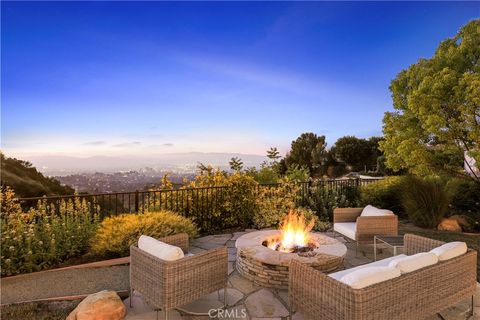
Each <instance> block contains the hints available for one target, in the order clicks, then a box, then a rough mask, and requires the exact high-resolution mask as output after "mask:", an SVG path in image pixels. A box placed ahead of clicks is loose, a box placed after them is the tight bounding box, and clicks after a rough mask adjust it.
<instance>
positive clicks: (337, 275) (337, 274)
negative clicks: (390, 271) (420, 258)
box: [328, 254, 408, 281]
mask: <svg viewBox="0 0 480 320" xmlns="http://www.w3.org/2000/svg"><path fill="white" fill-rule="evenodd" d="M403 257H408V256H407V255H405V254H399V255H398V256H393V257H389V258H385V259H382V260H378V261H375V262H370V263H367V264H362V265H361V266H358V267H355V268H350V269H346V270H342V271H337V272H334V273H330V274H329V275H328V276H329V277H332V278H333V279H335V280H338V281H340V279H341V278H342V277H343V276H344V275H346V274H347V273H350V272H353V271H356V270H359V269H363V268H368V267H388V264H389V263H390V261H392V260H395V259H399V258H403Z"/></svg>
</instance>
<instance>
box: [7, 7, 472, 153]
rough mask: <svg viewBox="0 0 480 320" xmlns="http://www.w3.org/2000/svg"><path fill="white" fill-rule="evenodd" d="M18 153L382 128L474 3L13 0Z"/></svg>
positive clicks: (11, 101) (190, 147) (14, 146)
mask: <svg viewBox="0 0 480 320" xmlns="http://www.w3.org/2000/svg"><path fill="white" fill-rule="evenodd" d="M1 6H2V22H1V23H2V25H1V27H2V30H1V45H2V56H1V63H2V70H1V80H2V83H1V89H2V96H1V103H2V119H1V124H2V128H1V133H2V141H1V142H2V150H3V151H4V152H5V153H6V154H7V155H15V156H20V157H21V156H24V157H28V155H39V154H64V155H65V154H66V155H80V156H82V155H113V154H115V155H121V154H133V153H135V154H144V155H148V154H158V153H176V152H190V151H204V152H241V153H252V154H263V153H264V151H265V150H266V149H267V148H269V147H270V146H278V147H279V148H280V149H281V150H282V152H285V151H286V150H287V149H288V147H289V145H290V142H291V141H292V140H293V139H295V138H296V137H297V136H298V135H299V134H301V133H302V132H307V131H311V132H315V133H317V134H322V135H326V137H327V141H328V142H329V144H330V145H331V144H332V143H333V142H334V141H335V140H336V139H337V138H338V137H341V136H343V135H356V136H360V137H369V136H372V135H380V134H381V128H382V117H383V114H384V112H385V111H389V110H392V107H391V99H390V92H389V90H388V86H389V83H390V80H391V79H393V78H394V77H395V75H396V74H397V73H398V72H399V71H400V70H402V69H404V68H406V67H408V66H409V65H410V64H412V63H415V62H416V61H417V60H418V59H419V58H421V57H430V56H432V55H433V53H434V50H435V48H436V47H437V46H438V44H439V42H440V41H441V40H443V39H445V38H447V37H451V36H454V35H455V33H456V32H457V31H458V30H459V28H460V27H461V26H462V25H464V24H466V23H467V22H468V21H470V20H472V19H474V18H478V17H479V16H480V5H479V3H478V2H477V3H476V2H467V3H461V2H456V3H449V2H418V3H417V2H406V3H401V2H393V3H382V2H334V3H332V2H306V3H288V2H275V3H273V2H266V3H262V2H248V3H247V2H205V3H204V2H177V3H169V2H136V3H130V2H82V3H79V2H75V3H73V2H33V3H29V2H2V4H1Z"/></svg>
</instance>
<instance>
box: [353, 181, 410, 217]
mask: <svg viewBox="0 0 480 320" xmlns="http://www.w3.org/2000/svg"><path fill="white" fill-rule="evenodd" d="M404 179H405V177H403V176H398V177H387V178H385V179H382V180H379V181H376V182H374V183H370V184H368V185H366V186H362V187H361V188H360V205H361V206H366V205H369V204H371V205H372V206H375V207H378V208H382V209H389V210H392V211H393V212H394V213H395V214H396V215H398V216H400V217H404V216H405V213H404V209H403V205H402V198H401V193H402V184H403V182H404Z"/></svg>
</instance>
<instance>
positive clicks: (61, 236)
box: [0, 188, 98, 276]
mask: <svg viewBox="0 0 480 320" xmlns="http://www.w3.org/2000/svg"><path fill="white" fill-rule="evenodd" d="M0 200H1V216H0V219H1V241H2V246H1V260H2V276H4V275H13V274H17V273H25V272H33V271H39V270H42V269H45V268H48V267H50V266H52V265H55V264H58V263H60V262H62V261H65V260H66V259H68V258H71V257H73V256H77V255H79V254H82V253H84V252H85V251H86V250H87V248H88V244H89V241H90V238H91V236H92V235H93V234H94V232H95V230H96V227H97V222H98V219H97V216H96V215H95V214H93V215H92V214H91V212H96V211H97V210H91V209H92V206H93V205H94V204H91V203H89V202H87V201H85V200H80V199H78V198H77V199H74V200H73V201H72V200H68V201H62V202H61V203H60V204H59V205H58V207H57V206H50V205H49V204H48V203H47V202H46V201H39V202H38V204H37V206H36V207H35V208H31V209H29V210H28V211H24V210H23V209H22V207H21V206H20V203H19V202H18V201H17V200H16V198H15V193H14V192H13V190H12V189H10V188H6V189H5V190H2V192H1V196H0Z"/></svg>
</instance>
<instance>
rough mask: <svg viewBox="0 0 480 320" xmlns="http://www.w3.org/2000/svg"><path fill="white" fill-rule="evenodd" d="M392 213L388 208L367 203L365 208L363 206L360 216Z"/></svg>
mask: <svg viewBox="0 0 480 320" xmlns="http://www.w3.org/2000/svg"><path fill="white" fill-rule="evenodd" d="M392 214H393V212H392V211H390V210H386V209H379V208H377V207H374V206H371V205H368V206H366V207H365V208H363V210H362V213H361V214H360V216H362V217H378V216H388V215H392Z"/></svg>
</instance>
